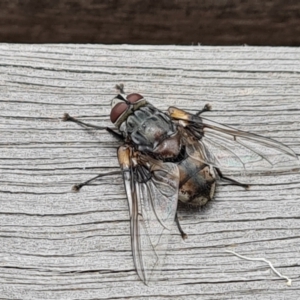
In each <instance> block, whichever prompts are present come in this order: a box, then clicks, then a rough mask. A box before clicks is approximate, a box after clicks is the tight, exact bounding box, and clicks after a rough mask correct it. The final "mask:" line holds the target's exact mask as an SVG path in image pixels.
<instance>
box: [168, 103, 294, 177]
mask: <svg viewBox="0 0 300 300" xmlns="http://www.w3.org/2000/svg"><path fill="white" fill-rule="evenodd" d="M173 110H177V109H175V108H173ZM178 111H180V112H181V114H180V116H179V117H178V118H176V117H175V118H176V119H177V120H184V122H183V123H182V124H183V126H184V127H185V129H186V131H187V133H189V134H192V135H194V137H197V138H198V143H193V142H190V143H187V144H188V145H187V149H186V150H187V153H188V154H189V155H190V156H191V157H193V158H195V159H198V160H202V161H204V162H206V163H207V164H209V165H212V166H214V167H217V168H222V169H228V170H244V171H249V172H251V171H269V170H282V169H288V168H291V167H295V166H296V165H298V163H299V160H298V157H297V155H296V154H295V152H294V151H293V150H292V149H290V148H289V147H287V146H285V145H284V144H282V143H280V142H277V141H275V140H272V139H269V138H266V137H262V136H259V135H256V134H252V133H249V132H245V131H240V130H236V129H234V128H231V127H229V126H225V125H222V124H219V123H216V122H213V121H210V120H207V119H204V118H200V117H198V116H196V115H191V114H189V113H187V112H184V114H183V113H182V112H183V111H181V110H178ZM172 112H173V113H174V111H172ZM175 115H176V114H175Z"/></svg>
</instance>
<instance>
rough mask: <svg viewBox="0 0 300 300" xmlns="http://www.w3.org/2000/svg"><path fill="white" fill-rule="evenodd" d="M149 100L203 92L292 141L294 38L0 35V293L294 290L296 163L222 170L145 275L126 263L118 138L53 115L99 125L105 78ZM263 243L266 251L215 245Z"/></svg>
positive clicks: (296, 72)
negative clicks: (80, 41) (121, 39)
mask: <svg viewBox="0 0 300 300" xmlns="http://www.w3.org/2000/svg"><path fill="white" fill-rule="evenodd" d="M119 82H123V83H125V87H126V91H128V92H139V93H141V94H143V95H144V96H145V97H147V99H148V100H149V101H150V102H151V103H153V104H154V105H155V106H157V107H158V108H160V109H163V110H165V109H167V107H168V106H170V105H176V106H178V107H180V108H184V109H187V110H189V111H195V110H197V109H200V108H202V106H203V104H205V103H207V102H209V103H211V104H212V106H213V109H214V110H213V111H212V112H209V113H206V116H207V117H209V118H210V119H212V120H214V121H218V122H222V123H225V124H227V125H232V126H235V127H237V128H239V129H243V130H247V131H251V132H254V133H258V134H262V135H265V136H268V137H271V138H275V139H277V140H279V141H281V142H283V143H285V144H286V145H288V146H290V147H291V148H292V149H293V150H294V151H295V152H296V153H297V154H299V153H300V133H299V129H300V120H299V110H300V102H299V96H300V49H298V48H268V47H265V48H258V47H200V46H194V47H175V46H163V47H162V46H161V47H159V46H128V45H115V46H104V45H18V44H12V45H8V44H0V116H1V118H0V130H1V140H0V147H1V152H0V153H1V154H0V165H1V175H0V176H1V177H0V179H1V186H0V245H1V247H0V299H124V298H128V299H131V298H133V299H149V298H151V299H164V298H165V299H169V298H176V299H199V298H201V299H254V298H255V299H299V296H300V280H299V274H300V265H299V261H300V250H299V249H300V234H299V229H300V218H299V216H300V204H299V201H300V190H299V187H300V176H299V172H298V171H292V170H291V171H287V172H283V173H279V174H256V175H251V176H248V177H246V176H244V175H239V174H236V175H235V178H236V179H238V180H240V181H243V182H248V183H250V184H252V186H251V189H250V190H249V191H245V190H243V189H241V188H239V187H236V186H230V185H228V184H226V183H224V182H220V184H219V186H218V191H217V195H216V197H215V199H214V201H213V202H212V203H210V204H209V205H208V206H206V207H205V208H203V209H193V208H189V207H181V208H180V210H179V215H180V217H181V224H182V226H183V228H184V230H185V231H186V232H187V233H188V235H189V238H188V239H187V240H186V241H185V242H183V241H182V240H181V237H180V236H179V235H178V233H177V231H176V230H174V232H173V239H172V243H171V244H170V249H169V251H168V254H167V256H166V262H165V265H164V268H163V270H162V272H161V274H159V275H157V276H158V278H157V282H155V283H153V284H151V285H150V286H145V285H144V284H143V283H142V282H141V281H139V279H138V277H137V275H136V272H135V270H134V266H133V260H132V255H131V248H130V234H129V216H128V208H127V200H126V198H125V193H124V189H123V183H122V180H121V176H113V177H107V178H103V179H102V180H101V181H98V182H97V183H96V184H94V185H91V186H88V187H85V188H83V189H82V191H81V192H80V193H72V192H71V186H72V185H73V184H74V183H78V182H81V181H83V180H86V179H88V178H90V177H92V176H94V175H96V174H98V173H100V172H106V171H112V170H118V163H117V158H116V147H117V146H118V142H117V141H115V140H114V138H113V137H111V136H110V135H109V134H108V133H106V132H105V131H98V132H95V131H90V132H87V131H85V130H83V129H82V128H80V127H78V126H76V124H72V123H71V124H70V123H65V122H62V121H61V116H62V115H63V113H64V112H68V113H70V114H71V115H73V116H78V117H80V118H81V119H82V120H85V121H88V122H91V123H95V124H97V125H101V126H110V121H109V113H110V100H111V99H112V98H113V96H114V95H115V90H114V85H115V83H119ZM226 249H231V250H235V251H237V252H239V253H240V254H243V255H248V256H251V257H265V258H267V259H269V260H271V261H272V262H273V263H274V265H275V266H276V267H277V268H278V269H279V270H280V271H281V272H282V273H283V274H285V275H287V276H289V277H291V278H292V280H293V284H292V286H291V287H287V286H286V285H285V282H284V280H282V279H279V278H278V277H277V276H276V275H275V274H274V273H273V272H272V271H271V270H270V269H269V268H268V266H267V265H266V264H264V263H262V262H250V261H244V260H241V259H239V258H237V257H235V256H233V255H231V254H228V253H225V252H224V250H226Z"/></svg>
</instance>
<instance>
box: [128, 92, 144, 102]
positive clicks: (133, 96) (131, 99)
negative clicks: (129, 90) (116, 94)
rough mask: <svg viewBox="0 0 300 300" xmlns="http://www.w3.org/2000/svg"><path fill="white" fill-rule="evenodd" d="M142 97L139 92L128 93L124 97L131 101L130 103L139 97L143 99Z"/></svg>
mask: <svg viewBox="0 0 300 300" xmlns="http://www.w3.org/2000/svg"><path fill="white" fill-rule="evenodd" d="M143 98H144V97H143V96H142V95H140V94H130V95H128V96H127V97H126V99H127V100H128V101H129V102H131V103H134V102H137V101H139V100H141V99H143Z"/></svg>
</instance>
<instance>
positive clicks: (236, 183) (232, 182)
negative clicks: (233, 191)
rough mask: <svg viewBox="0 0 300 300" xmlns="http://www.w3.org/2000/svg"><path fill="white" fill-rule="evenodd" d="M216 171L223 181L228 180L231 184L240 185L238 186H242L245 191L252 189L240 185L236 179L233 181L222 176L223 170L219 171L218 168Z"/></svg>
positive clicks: (242, 184) (246, 185)
mask: <svg viewBox="0 0 300 300" xmlns="http://www.w3.org/2000/svg"><path fill="white" fill-rule="evenodd" d="M215 170H216V171H217V173H218V175H219V177H220V178H221V179H222V180H227V181H229V182H231V184H233V185H238V186H242V187H243V188H245V189H249V187H250V185H249V184H244V183H240V182H238V181H236V180H234V179H231V178H229V177H226V176H224V175H223V174H222V172H221V170H220V169H218V168H215Z"/></svg>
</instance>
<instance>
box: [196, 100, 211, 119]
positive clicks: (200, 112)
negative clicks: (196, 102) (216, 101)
mask: <svg viewBox="0 0 300 300" xmlns="http://www.w3.org/2000/svg"><path fill="white" fill-rule="evenodd" d="M211 109H212V107H211V105H210V104H209V103H207V104H205V105H204V107H203V108H202V109H201V110H200V111H198V112H197V113H196V116H198V117H199V116H200V115H201V114H202V113H204V112H206V111H210V110H211Z"/></svg>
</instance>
